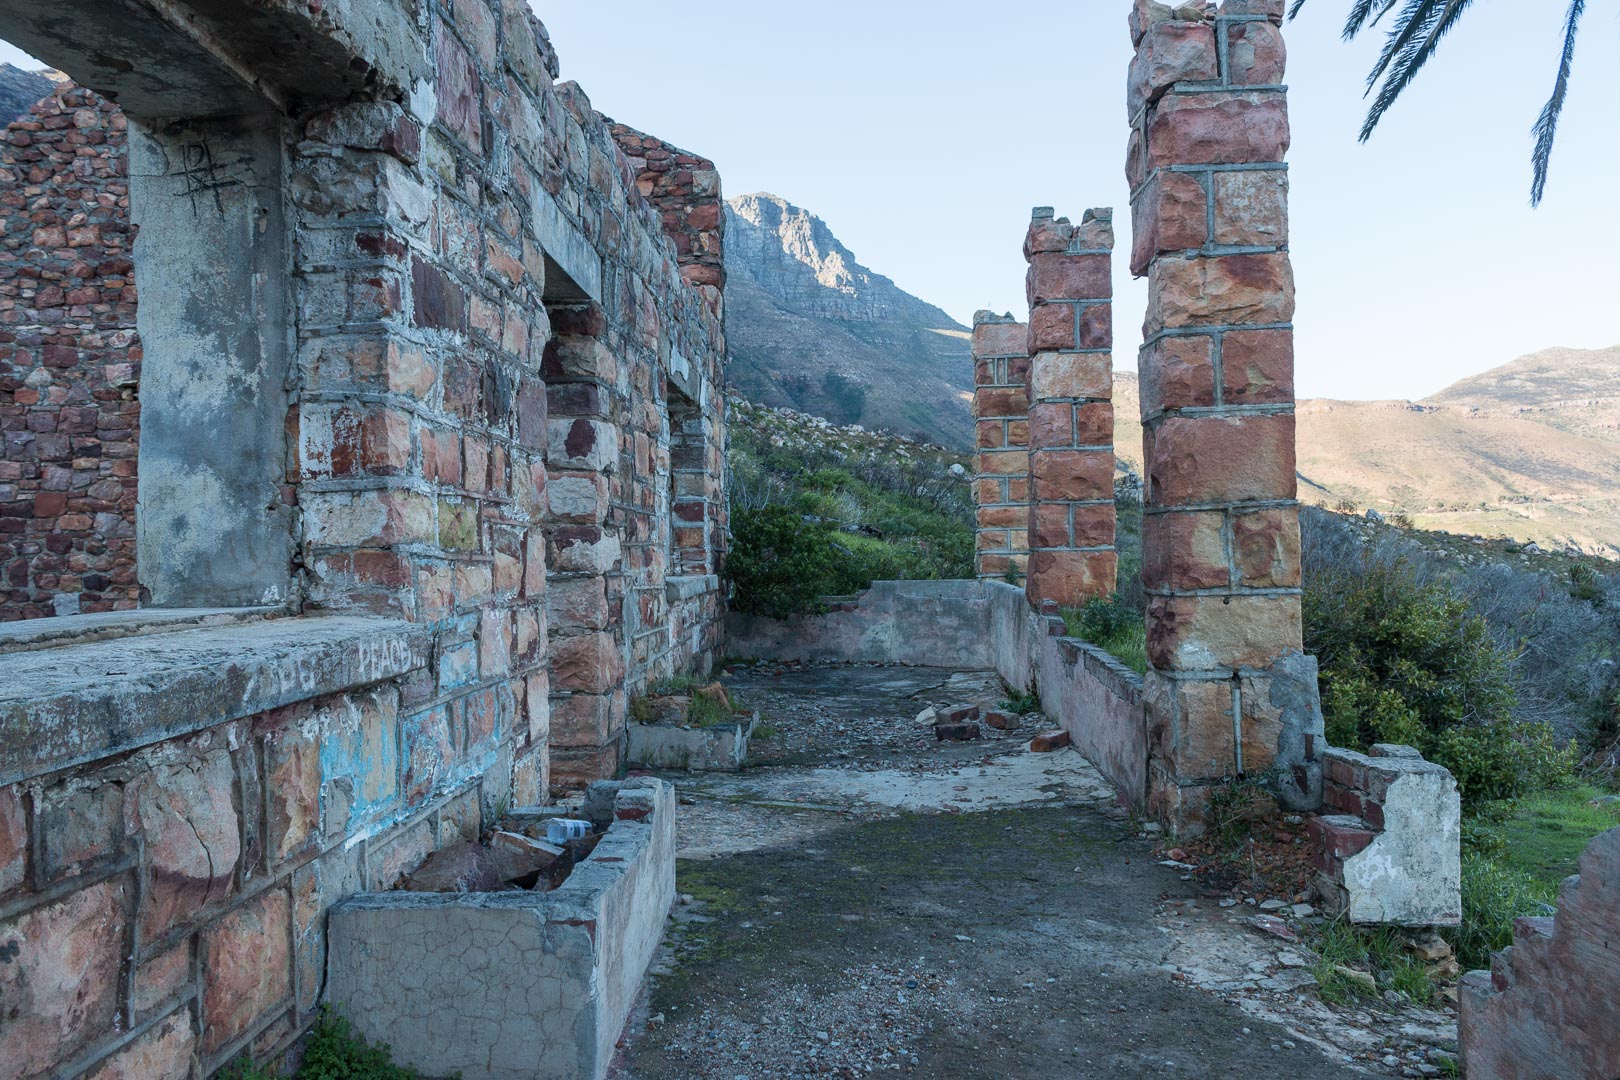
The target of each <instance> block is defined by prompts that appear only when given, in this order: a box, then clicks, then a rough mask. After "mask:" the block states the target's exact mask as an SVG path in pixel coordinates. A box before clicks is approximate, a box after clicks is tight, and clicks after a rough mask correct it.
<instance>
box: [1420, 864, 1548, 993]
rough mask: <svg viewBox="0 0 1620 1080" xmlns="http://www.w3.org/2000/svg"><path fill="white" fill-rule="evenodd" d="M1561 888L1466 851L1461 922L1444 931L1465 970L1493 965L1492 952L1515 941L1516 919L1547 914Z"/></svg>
mask: <svg viewBox="0 0 1620 1080" xmlns="http://www.w3.org/2000/svg"><path fill="white" fill-rule="evenodd" d="M1556 899H1557V891H1556V890H1555V889H1554V888H1552V887H1551V886H1549V885H1547V884H1546V883H1544V882H1540V881H1537V880H1536V879H1535V877H1534V876H1532V875H1530V874H1528V873H1525V872H1524V871H1522V870H1515V869H1513V868H1511V867H1508V866H1504V865H1503V864H1502V863H1500V862H1498V861H1497V860H1496V859H1493V858H1491V857H1490V856H1489V855H1485V854H1482V853H1481V852H1478V851H1464V852H1463V861H1462V908H1463V910H1462V925H1461V926H1458V927H1457V928H1455V929H1453V930H1447V931H1445V932H1444V933H1445V938H1446V940H1447V941H1449V942H1451V947H1452V949H1453V950H1454V951H1455V952H1456V953H1457V962H1458V963H1459V964H1461V965H1462V969H1463V970H1464V971H1472V970H1475V969H1478V968H1486V967H1490V965H1491V953H1493V952H1496V951H1497V950H1499V949H1505V948H1507V947H1508V946H1509V945H1511V944H1513V920H1514V919H1517V918H1518V917H1519V916H1521V915H1548V914H1551V913H1552V908H1551V907H1550V905H1551V904H1552V903H1553V901H1554V900H1556Z"/></svg>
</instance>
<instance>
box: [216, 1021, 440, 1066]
mask: <svg viewBox="0 0 1620 1080" xmlns="http://www.w3.org/2000/svg"><path fill="white" fill-rule="evenodd" d="M460 1075H461V1074H460V1073H456V1074H455V1077H451V1078H450V1080H456V1077H459V1076H460ZM219 1076H220V1080H275V1076H276V1074H274V1073H271V1072H269V1071H268V1070H266V1069H263V1068H261V1067H259V1066H257V1065H254V1064H253V1063H252V1062H251V1061H249V1060H248V1059H246V1058H241V1059H238V1060H236V1061H233V1062H231V1063H230V1064H229V1065H226V1066H225V1068H224V1069H222V1070H221V1071H220V1074H219ZM293 1078H294V1080H422V1074H421V1073H419V1072H417V1071H416V1070H415V1069H407V1068H405V1067H404V1066H401V1065H395V1064H394V1060H393V1058H392V1056H390V1054H389V1051H388V1047H387V1046H386V1045H381V1044H380V1045H375V1046H374V1045H372V1044H370V1043H368V1042H366V1040H365V1039H363V1038H361V1037H360V1035H359V1034H358V1033H357V1032H356V1031H355V1030H354V1029H353V1028H352V1027H350V1026H349V1022H348V1021H347V1020H345V1019H344V1018H343V1017H341V1016H339V1015H338V1014H337V1013H336V1012H333V1011H332V1010H331V1009H330V1008H328V1007H326V1006H322V1007H321V1014H320V1018H319V1019H318V1020H316V1021H315V1027H314V1028H313V1029H312V1030H311V1031H310V1033H309V1041H308V1042H307V1043H305V1045H304V1060H303V1062H302V1063H301V1064H300V1065H299V1066H298V1071H297V1072H296V1073H294V1074H293Z"/></svg>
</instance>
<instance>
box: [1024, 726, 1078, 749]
mask: <svg viewBox="0 0 1620 1080" xmlns="http://www.w3.org/2000/svg"><path fill="white" fill-rule="evenodd" d="M1069 742H1070V740H1069V733H1068V732H1067V731H1047V732H1043V733H1042V734H1040V735H1037V736H1035V737H1034V738H1033V739H1031V740H1029V749H1030V752H1032V753H1036V754H1050V753H1052V752H1053V751H1054V750H1061V749H1063V748H1064V747H1065V746H1068V745H1069Z"/></svg>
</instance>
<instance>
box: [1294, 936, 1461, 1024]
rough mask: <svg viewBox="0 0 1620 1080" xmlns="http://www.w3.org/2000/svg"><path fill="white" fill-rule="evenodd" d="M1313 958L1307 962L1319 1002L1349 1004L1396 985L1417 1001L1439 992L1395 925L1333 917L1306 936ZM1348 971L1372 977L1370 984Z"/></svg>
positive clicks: (1428, 999) (1432, 998) (1429, 1001)
mask: <svg viewBox="0 0 1620 1080" xmlns="http://www.w3.org/2000/svg"><path fill="white" fill-rule="evenodd" d="M1310 945H1311V948H1312V949H1314V950H1315V951H1316V954H1317V958H1316V960H1315V962H1314V963H1312V965H1311V974H1312V975H1314V976H1316V982H1317V990H1318V993H1319V994H1320V996H1321V998H1322V1000H1323V1001H1325V1002H1328V1003H1330V1004H1340V1005H1350V1004H1355V1003H1356V1002H1358V1001H1362V1000H1366V999H1369V998H1375V997H1378V996H1380V995H1382V993H1383V992H1384V991H1385V990H1395V991H1398V992H1399V993H1401V994H1404V995H1405V996H1406V997H1408V998H1410V999H1411V1000H1412V1001H1413V1002H1415V1003H1416V1004H1418V1005H1433V1004H1434V1002H1435V999H1436V997H1437V996H1438V993H1437V991H1438V988H1437V987H1436V986H1435V981H1434V976H1433V975H1432V974H1431V972H1430V969H1429V967H1428V965H1427V964H1425V963H1424V962H1423V961H1421V960H1419V959H1417V958H1416V957H1415V956H1412V955H1411V954H1410V953H1408V952H1407V951H1406V942H1405V940H1404V939H1403V938H1402V937H1401V934H1400V932H1399V931H1397V930H1393V929H1390V928H1387V927H1385V928H1380V929H1374V930H1368V929H1362V928H1360V927H1356V926H1352V925H1350V923H1348V922H1346V921H1344V920H1342V919H1336V920H1334V921H1333V922H1330V923H1324V924H1323V925H1322V927H1321V928H1320V929H1319V930H1318V931H1317V933H1316V935H1315V937H1313V938H1312V939H1311V941H1310ZM1350 972H1360V973H1362V974H1363V975H1365V976H1369V977H1371V979H1372V983H1371V984H1369V983H1368V982H1367V981H1366V979H1364V978H1357V977H1356V976H1355V975H1353V974H1350Z"/></svg>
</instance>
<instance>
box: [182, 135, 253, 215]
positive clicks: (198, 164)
mask: <svg viewBox="0 0 1620 1080" xmlns="http://www.w3.org/2000/svg"><path fill="white" fill-rule="evenodd" d="M180 155H181V165H180V171H179V172H177V173H175V174H174V175H176V176H178V177H180V178H181V179H182V180H184V181H185V185H186V186H185V188H184V189H183V190H182V191H181V194H182V195H185V196H186V197H187V198H189V199H190V200H191V215H192V216H193V217H196V216H197V200H198V198H209V197H212V198H213V200H214V209H215V210H216V211H218V212H219V213H222V214H223V213H224V212H225V203H224V200H222V199H221V198H220V197H219V193H220V192H221V191H223V190H225V189H226V188H230V187H242V186H243V184H242V181H241V180H239V179H237V178H236V177H234V176H232V175H230V174H229V173H228V172H224V171H222V170H223V169H228V168H232V167H237V168H239V167H241V166H242V165H244V164H245V163H246V158H243V157H240V156H239V157H237V158H236V159H235V160H234V161H226V162H218V161H215V160H214V149H213V147H211V146H209V145H208V143H207V141H206V140H205V141H203V142H195V143H187V144H186V145H184V146H182V147H181V148H180Z"/></svg>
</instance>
